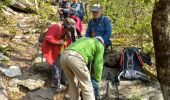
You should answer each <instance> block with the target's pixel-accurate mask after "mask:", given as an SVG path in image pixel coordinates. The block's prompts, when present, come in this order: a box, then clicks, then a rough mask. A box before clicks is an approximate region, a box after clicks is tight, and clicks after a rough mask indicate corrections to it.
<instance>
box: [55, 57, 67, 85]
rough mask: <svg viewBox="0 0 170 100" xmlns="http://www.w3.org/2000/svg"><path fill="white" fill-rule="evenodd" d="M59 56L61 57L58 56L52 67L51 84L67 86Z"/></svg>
mask: <svg viewBox="0 0 170 100" xmlns="http://www.w3.org/2000/svg"><path fill="white" fill-rule="evenodd" d="M60 56H61V55H60V54H59V55H58V57H57V58H56V60H55V62H54V64H53V65H52V82H53V83H54V84H55V85H57V86H59V85H60V84H62V85H67V81H66V77H65V75H64V71H63V69H62V68H61V65H60Z"/></svg>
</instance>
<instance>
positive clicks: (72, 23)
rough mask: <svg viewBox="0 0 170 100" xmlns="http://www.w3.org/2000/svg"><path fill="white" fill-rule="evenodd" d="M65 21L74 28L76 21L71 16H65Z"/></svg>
mask: <svg viewBox="0 0 170 100" xmlns="http://www.w3.org/2000/svg"><path fill="white" fill-rule="evenodd" d="M66 20H67V23H68V24H69V25H70V26H71V27H73V28H74V29H75V28H76V22H75V21H74V20H73V19H72V18H66Z"/></svg>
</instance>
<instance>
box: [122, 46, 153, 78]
mask: <svg viewBox="0 0 170 100" xmlns="http://www.w3.org/2000/svg"><path fill="white" fill-rule="evenodd" d="M143 65H144V62H143V59H142V56H141V54H140V51H139V48H136V47H128V48H125V49H124V50H123V51H122V54H121V56H120V66H121V73H120V76H123V78H126V79H141V80H143V81H149V80H150V77H149V76H147V75H145V74H144V73H142V71H143Z"/></svg>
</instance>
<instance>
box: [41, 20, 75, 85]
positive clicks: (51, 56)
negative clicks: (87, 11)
mask: <svg viewBox="0 0 170 100" xmlns="http://www.w3.org/2000/svg"><path fill="white" fill-rule="evenodd" d="M74 30H75V21H74V20H73V19H71V18H67V19H65V20H64V21H63V23H57V24H54V25H51V26H50V27H49V29H48V31H47V33H46V36H45V38H44V40H43V42H42V45H41V50H42V53H43V56H44V57H45V58H46V60H47V62H48V63H49V64H51V65H52V84H51V85H52V86H53V87H56V88H60V83H61V84H63V85H65V84H66V83H65V78H64V73H63V72H62V70H61V68H60V62H59V61H60V60H59V58H60V53H61V51H62V50H63V49H64V48H66V47H67V46H68V45H70V44H71V41H72V40H71V36H70V34H74Z"/></svg>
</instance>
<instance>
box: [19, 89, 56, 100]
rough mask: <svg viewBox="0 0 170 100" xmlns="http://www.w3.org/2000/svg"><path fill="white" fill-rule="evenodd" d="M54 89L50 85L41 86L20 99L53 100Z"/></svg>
mask: <svg viewBox="0 0 170 100" xmlns="http://www.w3.org/2000/svg"><path fill="white" fill-rule="evenodd" d="M53 94H54V90H53V89H52V88H50V87H47V88H41V89H39V90H36V91H34V92H28V94H27V95H26V96H25V97H23V98H22V100H53Z"/></svg>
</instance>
